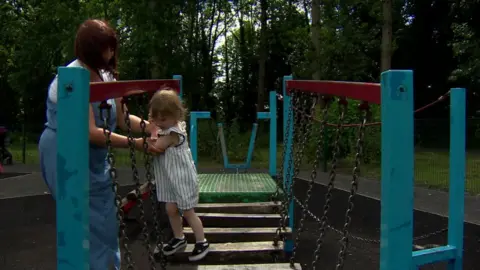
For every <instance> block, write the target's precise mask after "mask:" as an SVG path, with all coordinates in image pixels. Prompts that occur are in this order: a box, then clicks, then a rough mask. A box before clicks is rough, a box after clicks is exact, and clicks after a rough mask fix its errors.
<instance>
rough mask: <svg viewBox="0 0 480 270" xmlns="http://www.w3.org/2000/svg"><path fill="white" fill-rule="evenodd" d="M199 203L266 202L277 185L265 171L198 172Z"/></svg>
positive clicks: (269, 199)
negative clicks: (236, 172)
mask: <svg viewBox="0 0 480 270" xmlns="http://www.w3.org/2000/svg"><path fill="white" fill-rule="evenodd" d="M199 180H200V202H201V203H240V202H268V201H271V196H272V194H274V193H275V191H276V189H277V187H276V184H275V181H274V180H273V179H272V177H271V176H270V175H268V174H266V173H252V174H245V173H244V174H241V173H239V174H235V173H232V174H199Z"/></svg>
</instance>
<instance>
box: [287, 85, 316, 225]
mask: <svg viewBox="0 0 480 270" xmlns="http://www.w3.org/2000/svg"><path fill="white" fill-rule="evenodd" d="M304 95H306V94H304ZM310 96H313V94H310ZM307 100H308V98H306V97H303V104H302V108H301V109H299V108H298V106H297V107H295V108H294V110H295V111H296V112H297V115H298V114H301V116H300V123H301V124H305V126H304V130H302V131H303V137H301V135H302V134H299V132H296V134H298V136H297V139H298V140H300V138H301V142H299V143H300V146H299V149H298V151H296V152H295V153H294V161H293V170H294V171H293V176H292V179H291V181H290V183H289V188H288V189H287V190H288V193H287V200H286V202H285V206H286V207H285V208H284V209H283V210H284V211H287V210H288V209H287V208H288V206H287V204H288V203H289V202H290V201H292V196H293V195H294V193H293V189H294V186H295V177H297V176H298V174H299V172H300V166H301V164H302V160H303V151H304V149H305V145H306V144H307V141H308V139H309V138H310V131H311V126H312V121H311V119H312V118H313V114H312V113H311V111H310V113H307V110H308V103H307ZM297 103H298V102H297ZM295 119H298V118H295ZM294 129H295V128H294ZM292 151H295V142H294V144H293V146H292ZM290 166H291V165H289V169H290ZM286 221H287V219H286V218H285V219H284V220H283V228H285V227H286Z"/></svg>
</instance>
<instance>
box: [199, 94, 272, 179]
mask: <svg viewBox="0 0 480 270" xmlns="http://www.w3.org/2000/svg"><path fill="white" fill-rule="evenodd" d="M269 102H270V103H269V105H270V106H269V107H270V111H268V112H258V113H257V119H259V120H269V121H270V142H269V153H268V155H269V168H268V171H269V174H270V175H271V176H272V177H273V176H275V175H276V174H277V92H276V91H271V92H270V93H269ZM210 117H211V114H210V112H206V111H203V112H200V111H196V112H195V111H193V112H190V148H191V151H192V156H193V161H194V162H195V165H197V164H198V131H197V130H198V119H209V118H210ZM217 126H218V127H219V128H222V123H218V124H217ZM257 128H258V124H253V130H252V135H251V137H250V143H249V147H248V152H247V158H246V161H245V163H244V164H230V162H229V161H228V156H227V155H226V153H224V154H222V155H223V161H224V167H225V169H248V168H250V166H251V160H252V158H253V150H254V148H255V137H256V134H257Z"/></svg>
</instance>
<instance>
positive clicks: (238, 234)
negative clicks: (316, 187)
mask: <svg viewBox="0 0 480 270" xmlns="http://www.w3.org/2000/svg"><path fill="white" fill-rule="evenodd" d="M204 231H205V237H206V238H207V239H208V241H209V242H210V243H223V242H257V241H273V239H274V238H275V235H276V233H277V228H276V227H260V228H258V227H257V228H245V227H233V228H232V227H231V228H211V227H206V228H205V229H204ZM184 232H185V236H186V237H187V240H188V241H189V242H194V241H195V235H194V234H193V231H192V229H191V228H188V227H187V228H184ZM291 234H292V231H291V229H290V228H287V230H282V232H281V235H283V236H284V237H287V238H288V239H290V238H291Z"/></svg>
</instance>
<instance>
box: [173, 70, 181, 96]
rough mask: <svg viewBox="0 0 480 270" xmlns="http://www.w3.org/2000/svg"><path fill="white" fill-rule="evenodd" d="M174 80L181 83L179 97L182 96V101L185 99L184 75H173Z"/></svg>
mask: <svg viewBox="0 0 480 270" xmlns="http://www.w3.org/2000/svg"><path fill="white" fill-rule="evenodd" d="M173 79H174V80H179V81H180V93H179V94H178V95H179V96H180V99H183V77H182V75H173Z"/></svg>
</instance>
